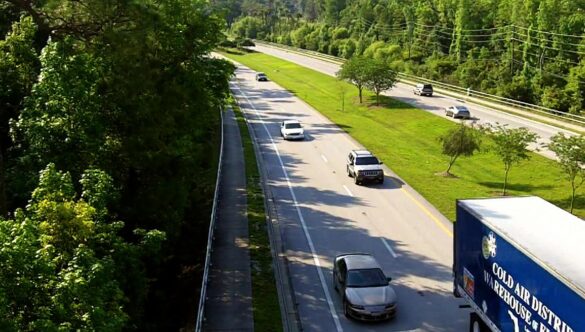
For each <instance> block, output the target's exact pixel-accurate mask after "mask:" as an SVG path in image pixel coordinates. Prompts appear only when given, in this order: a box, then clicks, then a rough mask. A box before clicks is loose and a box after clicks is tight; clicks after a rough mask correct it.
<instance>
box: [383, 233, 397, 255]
mask: <svg viewBox="0 0 585 332" xmlns="http://www.w3.org/2000/svg"><path fill="white" fill-rule="evenodd" d="M380 240H382V243H384V246H385V247H386V249H388V251H389V252H390V255H392V257H394V258H396V257H398V255H396V253H395V252H394V250H392V247H390V245H389V244H388V242H386V239H385V238H383V237H381V238H380Z"/></svg>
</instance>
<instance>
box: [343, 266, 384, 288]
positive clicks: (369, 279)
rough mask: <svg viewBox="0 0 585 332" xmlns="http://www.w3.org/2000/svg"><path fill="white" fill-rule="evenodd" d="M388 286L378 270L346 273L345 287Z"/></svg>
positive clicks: (382, 273)
mask: <svg viewBox="0 0 585 332" xmlns="http://www.w3.org/2000/svg"><path fill="white" fill-rule="evenodd" d="M386 285H388V281H387V280H386V276H385V275H384V272H382V270H380V269H363V270H350V271H348V272H347V287H381V286H386Z"/></svg>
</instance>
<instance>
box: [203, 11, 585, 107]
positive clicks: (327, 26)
mask: <svg viewBox="0 0 585 332" xmlns="http://www.w3.org/2000/svg"><path fill="white" fill-rule="evenodd" d="M212 2H213V3H214V4H215V5H216V6H218V7H219V8H222V10H223V13H224V15H225V17H226V19H227V20H228V24H229V26H230V31H231V33H232V34H233V35H235V36H237V37H247V38H256V39H261V40H267V41H272V42H276V43H281V44H286V45H292V46H295V47H301V48H305V49H310V50H315V51H319V52H323V53H328V54H332V55H336V56H340V57H344V58H350V57H352V56H353V55H365V56H370V57H374V58H378V59H383V60H384V61H386V62H388V63H389V64H390V65H391V66H392V67H393V68H394V69H395V70H398V71H402V72H406V73H410V74H414V75H418V76H422V77H426V78H430V79H435V80H440V81H443V82H447V83H452V84H456V85H460V86H462V87H465V88H467V87H469V88H471V89H474V90H478V91H483V92H487V93H492V94H497V95H500V96H504V97H509V98H513V99H517V100H521V101H525V102H529V103H536V104H540V105H542V106H545V107H549V108H553V109H558V110H561V111H564V112H571V113H575V114H578V113H581V112H582V110H583V109H584V108H585V62H584V61H583V59H584V58H585V34H584V32H585V1H583V0H573V1H565V0H522V1H519V0H409V1H407V0H383V1H382V0H244V1H236V0H214V1H212Z"/></svg>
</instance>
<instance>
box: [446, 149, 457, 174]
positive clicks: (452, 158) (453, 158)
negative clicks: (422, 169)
mask: <svg viewBox="0 0 585 332" xmlns="http://www.w3.org/2000/svg"><path fill="white" fill-rule="evenodd" d="M457 157H459V155H458V154H457V155H455V156H453V157H451V161H449V167H448V168H447V172H446V173H447V174H451V173H450V172H449V171H450V170H451V167H452V166H453V164H455V160H457Z"/></svg>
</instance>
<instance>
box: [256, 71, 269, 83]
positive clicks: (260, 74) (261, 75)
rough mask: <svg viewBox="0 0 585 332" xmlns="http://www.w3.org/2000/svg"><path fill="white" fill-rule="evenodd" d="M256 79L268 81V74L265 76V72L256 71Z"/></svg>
mask: <svg viewBox="0 0 585 332" xmlns="http://www.w3.org/2000/svg"><path fill="white" fill-rule="evenodd" d="M256 81H264V82H266V81H268V76H266V74H264V73H257V74H256Z"/></svg>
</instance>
